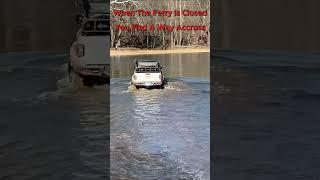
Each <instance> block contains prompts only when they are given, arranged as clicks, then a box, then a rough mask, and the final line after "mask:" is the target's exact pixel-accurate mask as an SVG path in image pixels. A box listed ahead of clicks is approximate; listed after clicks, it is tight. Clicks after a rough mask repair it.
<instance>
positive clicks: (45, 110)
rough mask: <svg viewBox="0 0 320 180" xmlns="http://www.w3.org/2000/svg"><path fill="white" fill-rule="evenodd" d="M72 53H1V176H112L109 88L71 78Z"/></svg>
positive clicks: (77, 177) (23, 177) (7, 177)
mask: <svg viewBox="0 0 320 180" xmlns="http://www.w3.org/2000/svg"><path fill="white" fill-rule="evenodd" d="M67 58H68V55H67V54H66V53H64V52H19V53H4V54H1V55H0V59H1V61H0V81H1V84H2V86H1V89H0V114H1V118H0V179H106V177H107V165H108V164H107V163H108V161H107V159H108V156H107V155H108V154H107V150H106V149H107V147H108V146H107V144H108V139H109V138H108V137H109V121H108V120H109V87H108V86H100V87H94V88H87V87H84V86H82V85H81V83H80V82H81V81H78V80H77V79H76V78H75V79H74V80H73V81H71V82H70V81H69V78H68V76H67V73H66V69H67Z"/></svg>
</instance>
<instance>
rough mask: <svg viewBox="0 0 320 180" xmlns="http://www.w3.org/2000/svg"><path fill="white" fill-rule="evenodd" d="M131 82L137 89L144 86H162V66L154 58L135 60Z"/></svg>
mask: <svg viewBox="0 0 320 180" xmlns="http://www.w3.org/2000/svg"><path fill="white" fill-rule="evenodd" d="M131 84H132V85H134V86H135V87H136V88H137V89H139V88H141V87H144V88H161V89H162V88H164V76H163V73H162V66H161V65H160V63H159V62H158V61H155V60H138V61H135V66H134V74H133V75H132V78H131Z"/></svg>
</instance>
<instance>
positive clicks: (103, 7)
mask: <svg viewBox="0 0 320 180" xmlns="http://www.w3.org/2000/svg"><path fill="white" fill-rule="evenodd" d="M88 4H89V14H106V13H108V7H107V6H108V5H107V1H106V0H88Z"/></svg>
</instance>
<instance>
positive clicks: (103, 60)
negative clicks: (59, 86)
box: [68, 4, 110, 86]
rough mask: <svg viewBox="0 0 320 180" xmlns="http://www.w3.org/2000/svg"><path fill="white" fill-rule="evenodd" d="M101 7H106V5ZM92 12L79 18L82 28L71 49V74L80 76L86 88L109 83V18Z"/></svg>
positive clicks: (104, 14)
mask: <svg viewBox="0 0 320 180" xmlns="http://www.w3.org/2000/svg"><path fill="white" fill-rule="evenodd" d="M91 6H92V4H91ZM91 6H90V7H91ZM100 6H102V7H104V6H105V4H100ZM100 6H98V7H100ZM93 7H94V6H93ZM91 11H92V10H91ZM91 11H89V10H86V11H85V12H86V13H84V14H85V17H83V16H81V15H79V16H77V23H79V24H81V27H80V29H79V30H78V32H77V35H76V40H75V42H74V43H73V44H72V46H71V48H70V59H69V63H68V70H69V72H70V73H71V72H74V73H75V74H77V75H78V76H80V77H81V78H82V81H83V84H84V85H86V86H92V85H103V84H107V83H109V67H110V61H109V56H110V54H109V51H108V46H109V44H110V29H109V28H110V27H109V16H108V14H107V13H104V11H102V12H101V13H98V12H96V11H92V12H94V13H88V12H91Z"/></svg>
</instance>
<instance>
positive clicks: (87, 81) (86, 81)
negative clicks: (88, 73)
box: [82, 77, 93, 87]
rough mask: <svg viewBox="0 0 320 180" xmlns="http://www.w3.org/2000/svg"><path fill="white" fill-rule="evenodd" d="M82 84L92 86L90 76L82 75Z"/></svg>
mask: <svg viewBox="0 0 320 180" xmlns="http://www.w3.org/2000/svg"><path fill="white" fill-rule="evenodd" d="M82 84H83V85H84V86H88V87H92V86H93V82H92V80H91V79H90V78H86V77H83V79H82Z"/></svg>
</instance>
